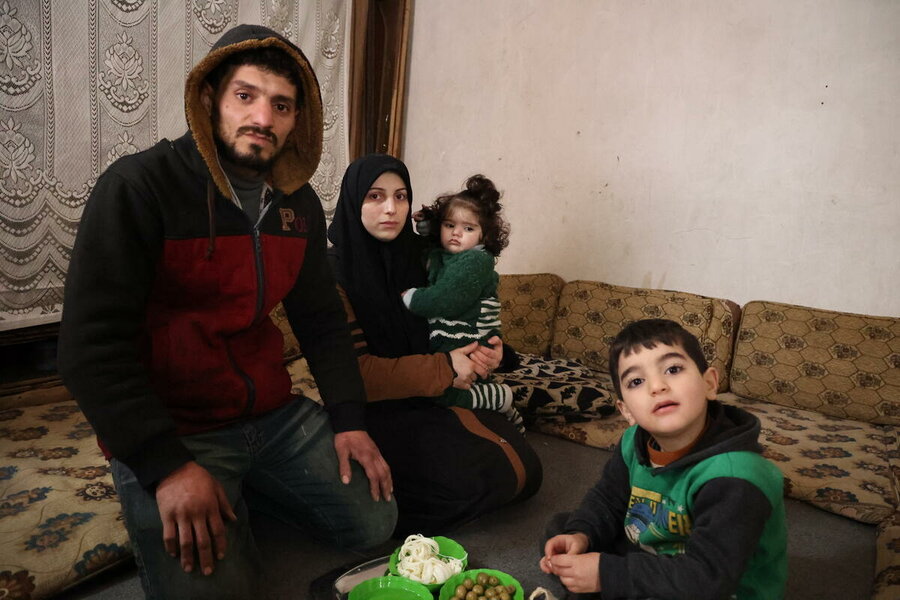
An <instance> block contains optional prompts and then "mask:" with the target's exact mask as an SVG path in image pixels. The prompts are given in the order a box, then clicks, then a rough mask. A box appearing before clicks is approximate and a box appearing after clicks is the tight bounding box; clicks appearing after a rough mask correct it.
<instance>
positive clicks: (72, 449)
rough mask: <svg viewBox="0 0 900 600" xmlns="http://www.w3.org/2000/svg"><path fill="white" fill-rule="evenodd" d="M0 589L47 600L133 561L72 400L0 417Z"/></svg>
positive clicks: (103, 471)
mask: <svg viewBox="0 0 900 600" xmlns="http://www.w3.org/2000/svg"><path fill="white" fill-rule="evenodd" d="M0 439H2V441H0V444H2V451H0V482H2V485H0V532H2V533H0V589H7V590H15V591H16V592H17V593H19V594H20V595H19V596H15V595H13V596H12V597H21V598H46V597H48V596H51V595H53V594H55V593H57V592H59V591H60V590H63V589H65V588H68V587H70V586H71V585H73V584H75V583H76V582H78V581H80V580H83V579H86V578H88V577H91V576H93V575H95V574H97V573H98V572H100V571H103V570H104V569H106V568H107V567H110V566H112V565H114V564H116V563H119V562H121V561H124V560H129V559H130V558H131V546H130V543H129V541H128V534H127V533H126V531H125V526H124V523H123V521H122V515H121V511H120V507H119V500H118V495H117V494H116V490H115V488H114V487H113V482H112V475H111V474H110V468H109V464H108V463H107V462H106V459H105V458H104V457H103V455H102V453H101V452H100V449H99V448H98V447H97V441H96V438H95V436H94V432H93V430H92V429H91V427H90V426H89V425H88V423H87V421H86V420H85V418H84V416H83V415H82V414H81V412H80V411H79V410H78V407H77V406H76V404H75V402H74V401H68V402H58V403H54V404H43V405H40V406H29V407H22V408H7V409H4V410H2V411H0Z"/></svg>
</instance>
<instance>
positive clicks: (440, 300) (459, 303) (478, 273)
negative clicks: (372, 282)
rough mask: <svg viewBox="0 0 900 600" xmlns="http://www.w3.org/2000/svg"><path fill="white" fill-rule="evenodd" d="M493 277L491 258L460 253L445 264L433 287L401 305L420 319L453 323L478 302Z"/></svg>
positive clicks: (487, 255) (419, 291) (420, 291)
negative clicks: (434, 319) (452, 320)
mask: <svg viewBox="0 0 900 600" xmlns="http://www.w3.org/2000/svg"><path fill="white" fill-rule="evenodd" d="M493 273H494V257H493V256H491V255H490V254H488V253H487V252H482V251H480V250H470V251H467V252H464V253H462V254H459V255H457V256H456V257H454V260H453V261H450V262H447V263H445V266H444V272H443V273H441V277H440V279H438V280H437V281H435V282H434V284H433V285H430V286H428V287H425V288H418V289H416V290H415V291H414V292H412V293H411V294H410V296H409V298H404V303H406V304H407V306H408V307H409V310H411V311H412V312H413V313H414V314H417V315H419V316H420V317H425V318H431V317H442V318H445V319H453V318H455V317H458V316H459V315H461V314H462V313H464V312H465V311H466V310H468V309H470V308H471V307H472V305H473V304H474V303H475V302H477V301H478V299H479V298H480V297H481V291H482V289H484V287H485V285H487V283H489V282H490V280H491V277H492V276H493Z"/></svg>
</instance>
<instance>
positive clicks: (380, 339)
mask: <svg viewBox="0 0 900 600" xmlns="http://www.w3.org/2000/svg"><path fill="white" fill-rule="evenodd" d="M388 171H390V172H393V173H396V174H397V175H399V176H400V178H401V179H403V181H404V183H406V189H407V197H408V198H409V204H410V212H412V205H413V204H412V197H413V196H412V186H411V185H410V182H409V171H408V170H407V169H406V165H404V164H403V163H402V162H401V161H400V160H398V159H396V158H394V157H393V156H388V155H387V154H369V155H368V156H364V157H362V158H358V159H356V160H355V161H353V162H352V163H351V164H350V166H349V167H347V172H346V173H344V179H343V181H342V182H341V195H340V197H339V198H338V203H337V207H336V208H335V211H334V219H333V220H332V221H331V225H329V227H328V239H329V240H330V241H331V243H332V244H333V247H332V248H331V249H330V250H329V255H330V258H331V266H332V269H333V270H334V275H335V278H336V279H337V281H338V283H340V284H341V287H343V288H344V290H345V291H346V292H347V295H348V297H349V298H350V304H351V306H353V312H355V313H356V320H357V322H358V323H359V325H360V327H362V330H363V332H364V333H365V335H366V342H367V344H368V347H369V351H370V352H371V353H372V354H375V355H377V356H384V357H388V358H395V357H399V356H404V355H407V354H423V353H426V352H428V351H429V349H428V323H427V322H426V321H425V319H423V318H421V317H417V316H416V315H414V314H412V313H411V312H409V310H408V309H407V308H406V307H405V306H404V305H403V301H402V300H401V299H400V294H401V293H402V292H403V291H404V290H407V289H409V288H411V287H420V286H423V285H426V283H427V276H426V273H425V267H424V265H423V263H422V259H423V256H422V252H423V250H424V248H425V243H424V240H423V238H421V237H419V236H417V235H416V234H415V233H414V232H413V229H412V222H411V221H410V220H409V219H407V220H406V222H405V223H404V224H403V229H402V230H401V231H400V234H399V235H398V236H397V238H396V239H395V240H393V241H390V242H381V241H378V240H376V239H375V238H373V237H372V236H371V235H370V234H369V233H368V232H367V231H366V229H365V227H363V224H362V203H363V200H364V199H365V197H366V193H367V192H368V191H369V188H371V187H372V183H374V182H375V180H376V179H378V177H379V176H381V174H382V173H385V172H388Z"/></svg>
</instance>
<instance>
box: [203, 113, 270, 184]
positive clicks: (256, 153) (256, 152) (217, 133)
mask: <svg viewBox="0 0 900 600" xmlns="http://www.w3.org/2000/svg"><path fill="white" fill-rule="evenodd" d="M212 125H213V140H214V141H215V142H216V149H217V150H218V151H219V156H220V157H221V158H222V159H224V160H225V161H226V162H229V163H231V164H232V165H234V166H236V167H242V168H245V169H250V170H252V171H256V172H258V173H262V172H266V171H268V170H269V169H271V168H272V165H273V164H274V163H275V158H276V157H277V156H278V151H275V152H273V153H272V156H270V157H269V158H263V156H262V150H263V149H262V147H261V146H259V145H257V144H250V151H249V152H245V153H242V152H239V151H238V149H237V138H239V137H240V136H241V135H243V134H245V133H248V132H252V133H256V134H258V135H263V136H267V137H268V138H269V140H271V142H272V146H273V147H275V148H277V147H278V137H277V136H276V135H275V134H274V133H272V131H271V130H268V129H263V128H262V127H254V126H252V125H248V126H245V127H239V128H238V130H237V131H236V132H235V134H234V137H235V141H233V142H232V143H230V144H229V143H227V142H226V141H225V140H224V139H223V134H222V131H221V129H220V127H221V122H220V120H219V111H218V108H217V107H216V108H213V114H212Z"/></svg>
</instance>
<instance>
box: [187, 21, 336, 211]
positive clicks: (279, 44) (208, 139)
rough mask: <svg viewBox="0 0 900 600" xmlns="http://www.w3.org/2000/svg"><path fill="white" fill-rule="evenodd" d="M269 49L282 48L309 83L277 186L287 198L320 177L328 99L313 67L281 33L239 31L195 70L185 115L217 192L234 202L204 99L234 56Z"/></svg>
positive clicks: (279, 162)
mask: <svg viewBox="0 0 900 600" xmlns="http://www.w3.org/2000/svg"><path fill="white" fill-rule="evenodd" d="M266 46H272V47H276V48H280V49H281V50H283V51H284V52H285V53H287V54H288V55H289V56H291V57H293V58H294V60H296V61H297V64H298V65H299V66H300V73H301V79H302V82H303V90H302V93H301V95H302V101H301V103H300V106H299V112H298V114H297V122H296V125H295V126H294V130H293V131H292V132H291V134H290V135H289V136H288V137H287V139H286V140H285V144H284V147H283V148H282V149H281V152H280V153H279V154H278V157H277V158H276V159H275V164H274V165H273V167H272V180H271V183H272V186H273V187H274V188H277V189H279V190H281V191H283V192H284V193H286V194H291V193H293V192H294V191H296V190H298V189H299V188H300V187H301V186H303V185H304V184H305V183H307V182H308V181H309V180H310V178H311V177H312V175H313V173H315V171H316V167H318V165H319V158H320V157H321V155H322V129H323V118H322V95H321V92H320V91H319V82H318V81H317V80H316V75H315V73H314V72H313V69H312V65H310V64H309V61H308V60H307V59H306V56H304V54H303V52H302V51H301V50H300V48H298V47H297V46H295V45H294V44H292V43H291V42H290V41H289V40H288V39H287V38H285V37H283V36H281V35H279V34H278V33H276V32H275V31H272V30H271V29H269V28H267V27H263V26H261V25H238V26H237V27H235V28H233V29H230V30H229V31H227V32H225V34H224V35H222V37H221V38H219V41H217V42H216V43H215V45H214V46H213V47H212V49H211V50H210V51H209V54H207V55H206V56H205V57H204V58H203V59H202V60H200V62H198V63H197V64H196V65H195V66H194V68H193V69H191V72H190V74H189V75H188V78H187V82H186V83H185V87H184V112H185V117H186V118H187V123H188V128H189V129H190V130H191V134H192V135H193V136H194V141H195V142H196V144H197V149H198V150H199V151H200V155H201V156H202V157H203V160H204V162H205V163H206V166H207V168H208V169H209V172H210V174H211V175H212V178H213V181H214V182H215V184H216V187H217V188H218V189H219V191H220V192H222V194H224V195H225V196H226V197H228V198H230V197H231V192H230V191H229V190H230V186H229V184H228V179H227V177H226V176H225V173H224V172H223V171H222V167H221V166H220V165H219V161H218V158H217V153H216V144H215V141H214V140H213V126H212V118H211V115H210V113H209V111H208V110H207V109H206V107H205V106H204V105H203V101H202V99H201V95H202V92H203V82H204V80H205V79H206V76H207V75H208V74H209V73H210V71H212V70H213V69H214V68H215V67H216V66H218V65H219V63H221V62H222V61H223V60H225V58H227V57H228V56H230V55H231V54H234V53H235V52H240V51H243V50H249V49H252V48H263V47H266Z"/></svg>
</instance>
